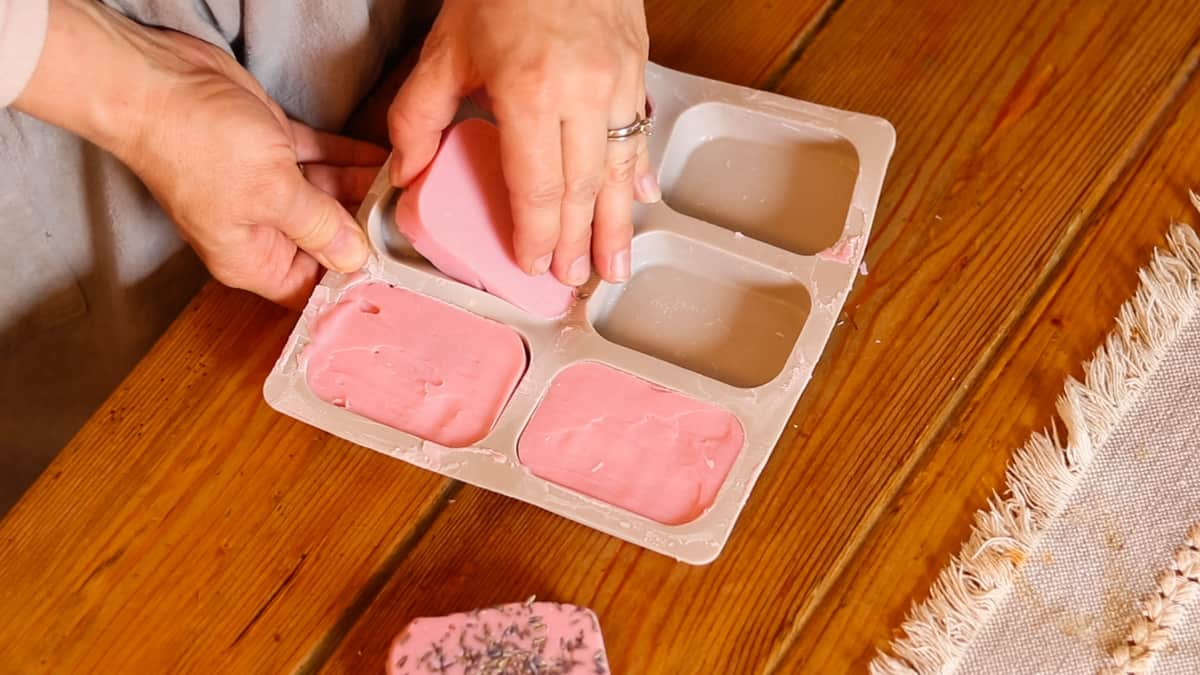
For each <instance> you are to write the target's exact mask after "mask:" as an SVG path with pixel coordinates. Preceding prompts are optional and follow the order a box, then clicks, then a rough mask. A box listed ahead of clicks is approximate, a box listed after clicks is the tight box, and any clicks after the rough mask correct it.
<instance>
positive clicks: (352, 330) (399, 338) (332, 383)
mask: <svg viewBox="0 0 1200 675" xmlns="http://www.w3.org/2000/svg"><path fill="white" fill-rule="evenodd" d="M309 338H310V340H311V342H310V344H309V345H308V346H307V347H305V348H304V352H303V359H304V361H305V363H306V366H307V373H306V377H307V379H308V386H309V388H310V389H312V391H313V393H314V394H316V395H317V397H318V398H320V399H321V400H323V401H326V402H328V403H332V404H334V405H336V406H339V407H342V408H346V409H347V410H350V411H352V412H355V413H358V414H359V415H362V416H363V417H367V418H369V419H372V420H375V421H376V422H381V423H383V424H386V425H388V426H390V427H394V428H396V429H399V430H401V431H404V432H407V433H410V434H413V435H414V436H419V437H421V438H424V439H427V440H430V441H433V442H435V443H439V444H441V445H445V446H448V447H464V446H468V445H470V444H472V443H475V442H478V441H480V440H482V439H483V438H484V436H486V435H487V434H488V432H489V431H491V428H492V425H493V424H495V422H496V419H497V418H498V417H499V416H500V411H501V410H502V409H503V408H504V405H505V403H507V401H508V398H509V396H510V395H512V392H513V389H514V388H515V387H516V385H517V381H518V380H520V378H521V375H522V374H523V373H524V372H525V343H524V342H522V341H521V338H520V336H518V335H517V333H516V332H515V331H513V330H512V329H511V328H508V327H507V326H503V325H501V324H499V323H496V322H495V321H489V320H488V319H483V318H480V317H478V316H475V315H473V314H468V313H467V312H464V311H462V310H460V309H456V308H454V307H451V306H450V305H447V304H445V303H442V302H438V301H437V300H434V299H432V298H428V297H426V296H423V295H418V294H417V293H413V292H411V291H406V290H404V289H401V288H393V287H391V286H389V285H388V284H383V283H366V284H361V285H358V286H352V287H350V288H349V289H347V290H346V291H345V292H344V293H342V297H341V298H340V299H339V300H338V302H337V303H336V304H333V305H329V306H326V307H324V308H323V309H321V310H320V312H318V314H317V317H316V320H315V321H314V323H313V326H312V330H311V331H310V336H309Z"/></svg>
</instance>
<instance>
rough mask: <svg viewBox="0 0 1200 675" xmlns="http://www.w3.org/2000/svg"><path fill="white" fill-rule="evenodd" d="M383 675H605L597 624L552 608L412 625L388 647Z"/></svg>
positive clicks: (515, 608)
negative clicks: (426, 674) (389, 648)
mask: <svg viewBox="0 0 1200 675" xmlns="http://www.w3.org/2000/svg"><path fill="white" fill-rule="evenodd" d="M387 672H388V675H418V674H421V673H438V674H439V675H585V674H586V675H607V673H608V672H609V670H608V659H607V657H606V655H605V653H604V639H603V637H601V635H600V622H599V621H597V620H596V615H595V614H594V613H592V611H591V610H589V609H584V608H582V607H575V606H574V605H561V604H558V603H556V602H533V603H519V604H512V605H503V606H500V607H495V608H492V609H481V610H476V611H474V612H464V613H461V614H452V615H450V616H442V617H437V618H428V619H416V620H415V621H413V622H412V623H411V624H409V625H408V627H407V628H405V629H404V632H403V633H401V634H400V635H399V636H397V637H396V639H395V640H394V641H393V642H392V650H391V652H390V653H389V654H388V662H387Z"/></svg>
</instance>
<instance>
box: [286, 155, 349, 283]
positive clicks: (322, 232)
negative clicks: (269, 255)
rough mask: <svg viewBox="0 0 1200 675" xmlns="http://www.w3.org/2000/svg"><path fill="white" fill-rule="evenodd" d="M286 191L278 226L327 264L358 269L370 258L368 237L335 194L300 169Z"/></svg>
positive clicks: (330, 267)
mask: <svg viewBox="0 0 1200 675" xmlns="http://www.w3.org/2000/svg"><path fill="white" fill-rule="evenodd" d="M289 176H290V178H289V179H288V185H287V186H286V189H285V190H283V191H282V192H283V193H284V194H286V195H288V196H289V199H288V201H287V202H286V204H285V205H284V206H283V208H281V209H280V210H279V211H278V212H277V213H278V222H277V223H275V226H276V229H278V230H279V231H280V232H283V233H284V235H286V236H287V237H288V238H289V239H291V240H292V241H293V242H295V243H296V246H299V247H300V248H302V249H304V250H305V251H308V252H309V253H310V254H312V256H313V257H314V258H316V259H317V261H318V262H320V263H321V264H322V265H324V266H325V267H328V268H329V269H331V270H336V271H338V272H343V273H350V272H356V271H358V270H359V269H360V268H362V266H363V264H365V263H366V261H367V255H368V246H367V238H366V236H365V235H364V234H363V231H362V228H360V227H359V226H358V223H357V222H355V220H354V218H353V217H352V216H351V215H350V214H349V213H348V212H347V211H346V209H344V208H342V205H341V204H339V203H338V202H337V200H335V199H334V198H333V197H330V196H329V195H328V194H326V193H324V192H322V191H321V190H319V189H317V188H316V187H314V186H313V185H312V184H311V183H309V182H308V181H307V180H305V179H304V176H303V175H302V174H301V173H300V171H299V170H298V169H297V170H296V171H294V172H291V173H289Z"/></svg>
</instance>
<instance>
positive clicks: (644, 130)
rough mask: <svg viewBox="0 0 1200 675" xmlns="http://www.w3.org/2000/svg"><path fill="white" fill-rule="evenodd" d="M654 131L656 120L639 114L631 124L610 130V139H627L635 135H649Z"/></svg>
mask: <svg viewBox="0 0 1200 675" xmlns="http://www.w3.org/2000/svg"><path fill="white" fill-rule="evenodd" d="M653 132H654V120H653V119H652V118H650V117H642V116H641V115H638V116H637V119H635V120H634V121H633V122H632V123H631V124H626V125H625V126H623V127H620V128H617V129H609V130H608V140H610V141H627V140H629V139H631V138H633V137H635V136H649V135H650V134H652V133H653Z"/></svg>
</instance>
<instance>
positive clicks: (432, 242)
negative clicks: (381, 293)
mask: <svg viewBox="0 0 1200 675" xmlns="http://www.w3.org/2000/svg"><path fill="white" fill-rule="evenodd" d="M396 226H397V228H399V230H400V232H401V234H403V235H404V236H405V237H406V238H407V239H408V241H409V242H410V243H411V244H412V246H413V248H415V249H416V250H417V251H418V252H419V253H420V254H421V255H423V256H425V258H426V259H428V260H429V262H431V263H433V265H434V266H435V267H437V268H438V269H439V270H441V271H442V272H443V273H444V274H446V275H447V276H450V277H453V278H455V279H457V280H459V281H461V282H463V283H465V284H470V285H471V286H474V287H476V288H480V289H483V290H485V291H487V292H489V293H491V294H492V295H496V296H498V297H500V298H503V299H505V300H507V301H509V302H511V303H512V304H514V305H516V306H517V307H520V308H521V309H523V310H525V311H527V312H529V313H531V314H535V315H538V316H541V317H544V318H554V317H558V316H561V315H563V314H564V313H566V311H567V309H568V308H569V307H570V306H571V302H572V301H573V300H574V299H575V292H574V290H573V289H572V288H571V287H570V286H567V285H565V284H563V283H562V282H560V281H559V280H558V279H556V278H555V277H554V276H552V275H550V274H542V275H540V276H536V277H531V276H529V275H527V274H525V272H524V271H522V270H521V268H520V267H519V266H518V265H517V261H516V257H515V255H514V253H513V221H512V207H511V206H510V204H509V196H508V188H507V187H506V186H505V183H504V175H503V173H502V172H501V169H500V134H499V131H498V130H497V129H496V127H495V126H494V125H493V124H491V123H490V122H486V121H484V120H478V119H469V120H464V121H462V122H459V123H458V124H457V125H455V126H454V127H452V128H451V129H450V130H449V131H447V132H446V135H445V137H444V138H443V139H442V145H441V147H440V148H439V149H438V152H437V155H435V156H434V158H433V162H432V163H430V165H429V167H428V168H427V169H426V170H425V172H424V173H422V174H421V176H420V177H418V178H417V179H416V180H415V181H413V183H412V185H410V186H408V188H407V189H405V190H404V192H403V193H402V194H401V195H400V199H399V200H398V201H397V203H396Z"/></svg>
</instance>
